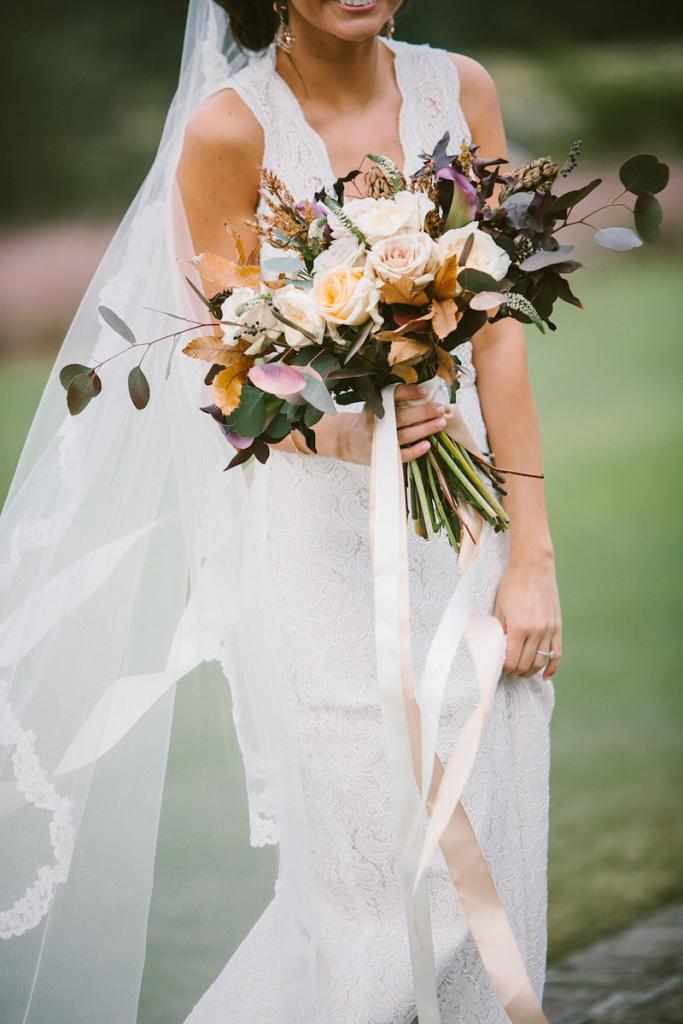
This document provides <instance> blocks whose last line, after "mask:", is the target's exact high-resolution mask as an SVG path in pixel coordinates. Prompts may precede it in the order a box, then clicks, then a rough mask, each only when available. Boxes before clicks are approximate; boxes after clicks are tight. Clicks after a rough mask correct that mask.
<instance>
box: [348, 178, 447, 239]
mask: <svg viewBox="0 0 683 1024" xmlns="http://www.w3.org/2000/svg"><path fill="white" fill-rule="evenodd" d="M433 209H434V203H433V202H432V200H431V199H430V198H429V196H428V195H426V194H425V193H424V192H407V191H404V192H397V193H396V195H394V196H391V197H389V198H382V199H372V198H370V197H366V198H364V199H350V200H349V201H348V202H347V203H344V212H345V213H346V214H348V216H349V217H350V218H351V220H352V221H353V223H354V224H355V226H356V227H357V228H358V229H359V231H361V232H362V233H363V235H365V237H366V239H367V240H368V244H369V245H374V244H375V243H376V242H379V241H380V239H382V238H388V237H389V236H390V235H396V234H398V232H399V231H422V229H423V228H424V222H425V217H426V216H427V214H428V213H429V212H430V211H431V210H433ZM330 223H331V227H332V234H333V235H334V236H335V237H340V236H342V235H346V234H348V233H349V232H348V229H347V228H345V227H344V226H343V225H342V224H341V222H340V221H338V220H337V219H336V218H335V217H333V216H330Z"/></svg>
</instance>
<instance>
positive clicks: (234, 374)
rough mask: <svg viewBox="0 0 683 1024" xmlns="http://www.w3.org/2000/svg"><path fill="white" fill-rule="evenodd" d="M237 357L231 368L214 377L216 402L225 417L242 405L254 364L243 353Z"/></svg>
mask: <svg viewBox="0 0 683 1024" xmlns="http://www.w3.org/2000/svg"><path fill="white" fill-rule="evenodd" d="M237 356H238V358H237V359H235V360H234V361H233V363H232V364H231V365H230V366H226V368H225V369H224V370H221V372H220V373H219V374H217V375H216V376H215V377H214V379H213V383H212V385H211V388H212V390H213V399H214V402H215V403H216V405H217V406H218V408H219V409H220V410H221V412H222V413H223V414H224V415H225V416H229V415H230V413H231V412H234V410H235V409H236V408H237V406H238V405H239V404H240V398H241V395H242V387H243V385H244V382H245V381H246V379H247V373H248V372H249V370H250V369H251V367H252V366H253V363H254V361H253V359H248V358H247V357H246V356H244V355H242V353H241V352H240V353H237Z"/></svg>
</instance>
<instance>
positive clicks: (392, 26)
mask: <svg viewBox="0 0 683 1024" xmlns="http://www.w3.org/2000/svg"><path fill="white" fill-rule="evenodd" d="M384 27H385V30H386V33H387V39H393V38H394V29H395V28H396V25H395V23H394V16H393V14H392V16H391V17H390V18H389V21H388V22H387V23H386V25H385V26H384Z"/></svg>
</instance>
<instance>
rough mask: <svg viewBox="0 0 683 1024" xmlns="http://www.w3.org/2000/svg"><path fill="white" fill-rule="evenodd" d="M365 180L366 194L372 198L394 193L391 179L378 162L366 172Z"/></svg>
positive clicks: (380, 197)
mask: <svg viewBox="0 0 683 1024" xmlns="http://www.w3.org/2000/svg"><path fill="white" fill-rule="evenodd" d="M363 180H364V181H365V189H366V194H367V195H368V196H370V197H371V198H372V199H382V198H384V197H388V196H393V194H394V190H393V188H392V187H391V183H390V181H389V179H388V178H387V176H386V174H385V173H384V171H383V170H382V168H381V167H378V166H377V165H376V164H375V165H373V166H372V167H371V168H370V169H369V170H367V171H366V172H365V174H364V175H363Z"/></svg>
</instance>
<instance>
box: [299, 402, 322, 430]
mask: <svg viewBox="0 0 683 1024" xmlns="http://www.w3.org/2000/svg"><path fill="white" fill-rule="evenodd" d="M323 416H324V413H323V411H322V410H321V409H316V408H315V406H314V405H307V406H306V408H305V409H304V423H305V424H306V425H307V426H309V427H312V426H314V425H315V424H316V423H317V422H318V421H319V420H321V419H322V417H323Z"/></svg>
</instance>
